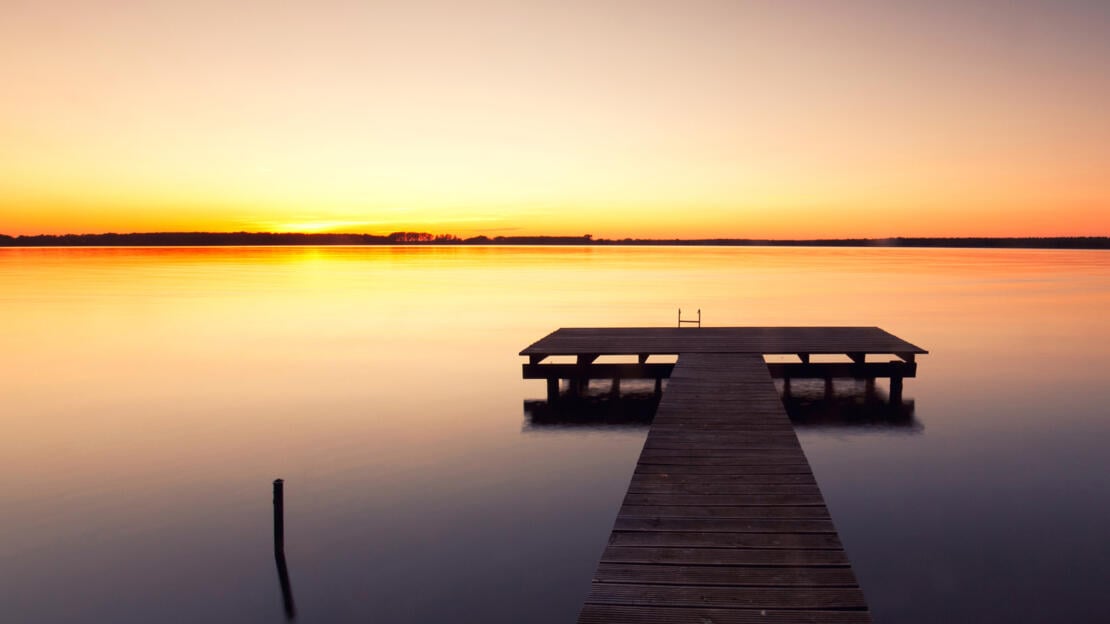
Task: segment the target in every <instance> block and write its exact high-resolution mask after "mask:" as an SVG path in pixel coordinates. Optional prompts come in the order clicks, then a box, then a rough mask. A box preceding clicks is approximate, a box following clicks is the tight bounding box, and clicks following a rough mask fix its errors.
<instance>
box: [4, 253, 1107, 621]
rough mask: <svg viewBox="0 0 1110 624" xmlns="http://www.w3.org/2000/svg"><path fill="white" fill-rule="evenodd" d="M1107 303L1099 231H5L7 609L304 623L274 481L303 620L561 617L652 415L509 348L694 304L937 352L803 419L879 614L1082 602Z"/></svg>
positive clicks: (1099, 573)
mask: <svg viewBox="0 0 1110 624" xmlns="http://www.w3.org/2000/svg"><path fill="white" fill-rule="evenodd" d="M1108 304H1110V254H1108V253H1106V252H1098V251H1012V250H939V249H920V250H900V249H813V248H798V249H792V248H773V249H772V248H666V247H651V248H592V247H570V248H551V247H547V248H529V247H518V248H513V247H494V248H481V247H477V248H476V247H420V248H414V247H392V248H391V247H371V248H336V247H328V248H188V249H186V248H182V249H178V248H161V249H135V248H131V249H4V250H0V328H3V331H2V333H0V353H3V356H4V365H3V375H2V377H0V405H2V406H3V407H2V412H0V419H2V420H0V422H2V425H3V429H4V435H3V436H2V437H0V457H3V466H4V475H5V476H4V478H3V479H0V506H2V511H0V605H2V606H0V608H2V609H4V612H3V613H0V620H2V621H5V622H35V623H40V622H41V623H52V622H99V621H112V622H151V621H159V622H197V621H207V622H281V621H283V620H284V618H285V616H284V614H283V611H282V601H281V595H280V590H279V584H278V579H277V574H276V571H275V566H274V558H273V550H272V534H271V499H270V495H271V490H270V487H271V486H270V482H271V480H272V479H274V478H276V477H283V478H284V479H286V503H285V505H286V521H285V524H286V553H287V557H288V565H289V571H290V577H291V582H292V589H293V594H294V597H295V601H296V606H297V610H298V621H302V622H344V621H371V620H373V621H379V622H431V621H474V622H477V621H483V622H569V621H573V620H574V617H575V615H576V614H577V611H578V608H579V606H580V604H581V601H582V599H583V597H584V596H585V593H586V591H587V586H588V583H589V579H590V576H591V573H592V572H593V570H594V567H595V565H596V562H597V557H598V555H599V554H600V552H601V550H602V548H603V545H604V544H605V541H606V538H607V537H608V533H609V531H610V529H611V526H612V521H613V518H614V516H615V514H616V510H617V508H618V507H619V504H620V500H621V498H622V495H623V493H624V489H625V487H626V485H627V482H628V478H629V476H630V475H631V472H632V469H633V467H634V464H635V460H636V457H637V455H638V453H639V448H640V445H641V444H642V442H643V439H644V436H645V433H646V427H645V425H643V424H642V423H640V422H637V419H635V418H633V419H616V422H606V423H604V424H595V423H593V421H591V420H590V419H581V418H577V419H573V418H572V419H569V421H568V420H562V419H559V418H554V419H552V418H535V419H534V418H533V416H532V415H531V414H532V413H533V412H534V410H531V409H529V410H527V411H526V405H525V402H526V401H528V402H529V404H531V401H532V400H535V399H541V398H542V397H543V395H544V384H543V382H542V381H523V380H521V379H520V364H521V361H522V359H521V358H519V357H518V356H517V355H516V353H517V352H518V351H519V350H520V349H521V348H523V347H524V346H526V345H527V344H529V343H530V342H532V341H534V340H536V339H538V338H540V337H541V336H543V335H544V334H546V333H548V332H549V331H551V330H553V329H555V328H557V327H565V326H635V325H642V326H669V325H671V324H673V322H674V316H675V310H676V308H678V307H680V306H681V307H683V308H688V309H689V310H691V311H692V310H694V309H697V308H701V309H702V313H703V318H704V319H705V323H706V324H707V325H719V326H723V325H877V326H880V327H883V328H884V329H886V330H888V331H890V332H892V333H894V334H896V335H898V336H900V337H903V338H905V339H907V340H909V341H911V342H914V343H916V344H918V345H920V346H922V347H924V348H926V349H929V350H930V352H931V353H930V355H927V356H924V357H922V358H920V360H919V361H920V365H919V377H918V378H917V379H913V380H908V381H907V383H906V389H905V396H906V401H907V403H908V404H909V403H912V416H910V418H909V419H908V420H906V419H902V420H899V421H896V422H884V421H883V420H882V419H879V420H873V419H868V418H857V417H848V418H843V417H838V415H837V413H836V412H837V410H838V409H841V408H836V409H833V410H832V412H833V413H831V414H830V413H826V414H824V415H823V416H820V417H815V418H812V419H810V420H809V421H808V422H806V423H800V424H799V432H800V436H801V439H802V443H803V445H804V447H805V449H806V453H807V455H808V456H809V458H810V461H811V463H812V465H813V468H814V471H815V473H816V476H817V479H818V481H819V482H820V484H821V487H822V490H823V492H824V494H825V497H826V500H827V502H828V505H829V508H830V510H831V511H832V513H833V517H834V520H835V521H836V524H837V526H838V528H839V530H840V535H841V538H842V540H843V541H844V543H845V546H846V547H847V550H848V554H849V556H850V557H851V559H852V561H853V564H854V568H855V571H856V574H857V576H858V577H859V580H860V583H861V585H862V586H863V588H864V591H865V593H866V595H867V598H868V600H869V602H870V604H871V606H872V609H873V611H874V614H875V616H876V619H877V621H880V622H883V621H886V622H937V621H983V622H986V621H999V622H1019V621H1027V622H1040V621H1094V620H1096V619H1097V618H1095V616H1094V615H1093V613H1095V609H1096V608H1097V606H1098V605H1100V604H1101V602H1102V600H1101V599H1102V596H1103V594H1104V588H1105V585H1106V583H1107V581H1108V580H1110V530H1108V529H1107V527H1110V452H1107V449H1108V447H1110V424H1108V422H1107V418H1106V415H1107V412H1108V410H1107V405H1108V404H1110V384H1107V383H1106V382H1105V374H1106V371H1108V370H1110V346H1108V345H1110V323H1107V321H1106V313H1107V311H1108V310H1110V305H1108ZM692 331H696V330H692ZM801 390H802V394H803V395H804V393H805V388H804V387H803V388H802V389H801ZM836 390H837V394H838V396H841V397H847V398H846V399H845V401H846V402H851V401H852V398H851V397H852V396H853V395H854V394H858V393H859V391H860V389H859V388H858V387H855V386H854V384H852V383H843V384H839V385H838V386H837V389H836ZM828 411H829V410H826V412H828Z"/></svg>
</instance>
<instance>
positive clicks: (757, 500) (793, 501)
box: [624, 492, 825, 507]
mask: <svg viewBox="0 0 1110 624" xmlns="http://www.w3.org/2000/svg"><path fill="white" fill-rule="evenodd" d="M624 504H625V505H698V506H705V507H713V506H725V507H731V506H735V505H755V506H772V505H787V506H791V507H794V506H805V505H824V504H825V500H824V499H823V498H822V497H821V496H820V495H819V494H818V495H814V494H670V493H665V494H664V493H648V494H641V493H633V492H630V493H628V494H626V495H625V497H624Z"/></svg>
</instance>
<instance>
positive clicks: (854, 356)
mask: <svg viewBox="0 0 1110 624" xmlns="http://www.w3.org/2000/svg"><path fill="white" fill-rule="evenodd" d="M848 359H850V360H852V361H853V362H855V363H856V364H863V363H864V362H866V361H867V354H865V353H860V352H858V351H857V352H852V353H849V354H848Z"/></svg>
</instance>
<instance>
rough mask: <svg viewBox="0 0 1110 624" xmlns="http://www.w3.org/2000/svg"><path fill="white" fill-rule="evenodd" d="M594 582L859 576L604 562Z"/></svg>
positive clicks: (824, 581)
mask: <svg viewBox="0 0 1110 624" xmlns="http://www.w3.org/2000/svg"><path fill="white" fill-rule="evenodd" d="M594 581H597V582H603V583H654V584H662V585H749V586H757V585H770V586H772V587H794V586H798V585H809V586H821V587H855V586H856V577H855V575H853V574H852V571H851V569H849V568H847V567H839V568H838V567H799V568H785V567H774V568H761V567H753V566H677V565H674V566H661V565H651V564H647V565H645V564H636V563H601V564H599V565H598V566H597V571H596V572H595V573H594Z"/></svg>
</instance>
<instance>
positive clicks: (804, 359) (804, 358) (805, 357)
mask: <svg viewBox="0 0 1110 624" xmlns="http://www.w3.org/2000/svg"><path fill="white" fill-rule="evenodd" d="M798 359H799V360H801V361H802V364H809V354H808V353H799V354H798Z"/></svg>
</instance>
